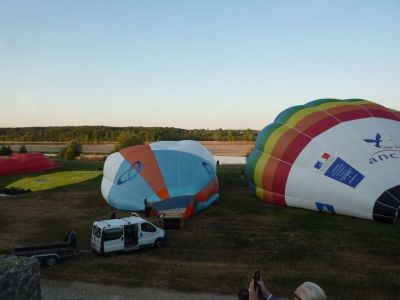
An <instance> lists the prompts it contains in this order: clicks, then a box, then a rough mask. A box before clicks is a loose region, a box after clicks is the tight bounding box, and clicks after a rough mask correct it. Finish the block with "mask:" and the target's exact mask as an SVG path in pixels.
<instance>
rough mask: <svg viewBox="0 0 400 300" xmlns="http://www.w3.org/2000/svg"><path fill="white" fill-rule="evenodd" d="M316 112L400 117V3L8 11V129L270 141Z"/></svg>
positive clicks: (2, 112)
mask: <svg viewBox="0 0 400 300" xmlns="http://www.w3.org/2000/svg"><path fill="white" fill-rule="evenodd" d="M320 98H340V99H346V98H363V99H367V100H373V101H376V102H378V103H381V104H383V105H385V106H387V107H391V108H395V109H400V1H398V0H393V1H390V0H376V1H368V0H360V1H351V0H344V1H331V0H327V1H324V0H319V1H307V0H304V1H298V0H293V1H283V0H276V1H269V0H262V1H261V0H260V1H251V0H249V1H245V0H243V1H234V0H226V1H222V0H210V1H206V0H198V1H188V0H180V1H170V0H168V1H167V0H158V1H157V0H149V1H143V0H142V1H134V0H130V1H109V0H107V1H101V0H93V1H88V0H85V1H81V0H68V1H53V0H49V1H41V0H37V1H32V0H27V1H21V0H9V1H8V0H0V127H8V126H11V127H20V126H57V125H108V126H171V127H179V128H188V129H189V128H209V129H215V128H224V129H228V128H235V129H236V128H252V129H262V128H263V127H264V126H265V125H267V124H268V123H270V122H271V121H273V119H274V117H275V116H276V115H277V114H278V113H279V112H280V111H282V110H284V109H285V108H287V107H289V106H293V105H296V104H303V103H305V102H308V101H311V100H315V99H320Z"/></svg>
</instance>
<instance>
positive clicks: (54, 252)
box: [13, 230, 79, 266]
mask: <svg viewBox="0 0 400 300" xmlns="http://www.w3.org/2000/svg"><path fill="white" fill-rule="evenodd" d="M76 240H77V234H76V232H75V231H74V230H69V231H68V234H67V235H66V237H65V239H64V241H63V242H58V243H51V244H43V245H36V246H30V247H18V248H14V250H13V254H14V255H16V256H26V257H32V258H37V259H39V261H40V262H41V263H42V264H44V265H48V266H54V265H55V264H57V263H58V262H59V261H61V259H63V258H67V257H73V256H75V255H77V254H78V253H79V251H78V250H77V241H76Z"/></svg>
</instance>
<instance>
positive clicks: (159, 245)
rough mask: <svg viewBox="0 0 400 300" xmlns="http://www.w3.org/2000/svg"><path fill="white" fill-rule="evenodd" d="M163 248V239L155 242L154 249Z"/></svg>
mask: <svg viewBox="0 0 400 300" xmlns="http://www.w3.org/2000/svg"><path fill="white" fill-rule="evenodd" d="M162 246H163V240H162V239H156V241H155V242H154V248H157V249H158V248H161V247H162Z"/></svg>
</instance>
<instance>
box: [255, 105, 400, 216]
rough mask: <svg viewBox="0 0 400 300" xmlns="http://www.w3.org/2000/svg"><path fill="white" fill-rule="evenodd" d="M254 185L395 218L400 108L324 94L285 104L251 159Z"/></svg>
mask: <svg viewBox="0 0 400 300" xmlns="http://www.w3.org/2000/svg"><path fill="white" fill-rule="evenodd" d="M247 174H248V177H249V185H250V190H251V192H252V193H253V194H255V195H256V196H257V197H259V198H261V199H263V200H265V201H267V202H269V203H273V204H279V205H287V206H293V207H300V208H305V209H310V210H319V211H326V212H332V213H338V214H343V215H348V216H355V217H359V218H365V219H374V220H380V221H386V222H393V221H395V220H396V219H397V218H399V207H400V113H399V112H398V111H396V110H392V109H388V108H385V107H383V106H381V105H379V104H377V103H374V102H370V101H366V100H361V99H349V100H337V99H321V100H316V101H312V102H309V103H307V104H305V105H300V106H295V107H291V108H288V109H286V110H284V111H283V112H281V113H280V114H279V115H278V116H277V117H276V119H275V121H274V123H272V124H270V125H268V126H267V127H265V128H264V129H263V130H262V131H261V132H260V134H259V135H258V137H257V140H256V146H255V149H254V151H253V152H252V153H251V154H250V156H249V158H248V161H247Z"/></svg>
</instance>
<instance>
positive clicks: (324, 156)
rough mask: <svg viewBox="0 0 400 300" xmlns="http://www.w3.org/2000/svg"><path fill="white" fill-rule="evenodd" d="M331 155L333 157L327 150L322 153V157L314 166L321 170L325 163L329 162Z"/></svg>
mask: <svg viewBox="0 0 400 300" xmlns="http://www.w3.org/2000/svg"><path fill="white" fill-rule="evenodd" d="M329 157H331V155H330V154H329V153H327V152H325V153H324V154H322V156H321V158H320V159H319V160H318V161H317V162H316V164H315V165H314V168H316V169H318V170H320V169H321V168H322V167H323V166H324V164H325V163H326V162H327V160H328V159H329Z"/></svg>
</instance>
